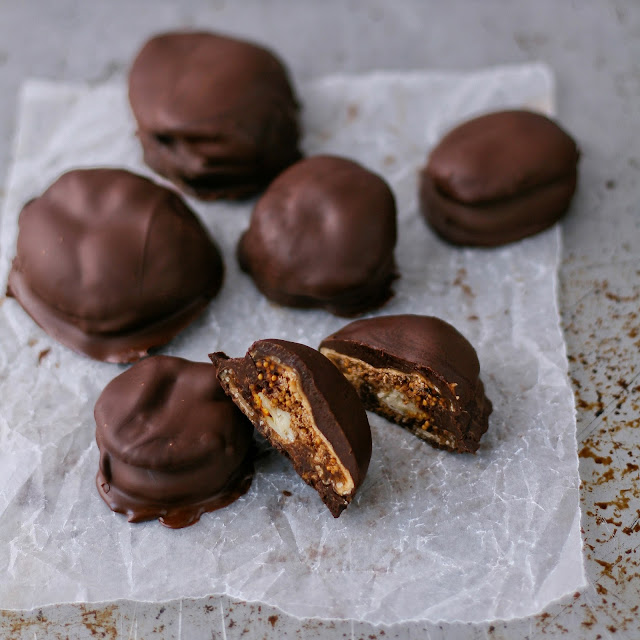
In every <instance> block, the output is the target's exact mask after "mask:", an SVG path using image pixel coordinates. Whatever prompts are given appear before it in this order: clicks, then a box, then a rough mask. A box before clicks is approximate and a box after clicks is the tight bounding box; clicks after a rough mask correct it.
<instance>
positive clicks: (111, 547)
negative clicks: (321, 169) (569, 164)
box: [0, 65, 585, 624]
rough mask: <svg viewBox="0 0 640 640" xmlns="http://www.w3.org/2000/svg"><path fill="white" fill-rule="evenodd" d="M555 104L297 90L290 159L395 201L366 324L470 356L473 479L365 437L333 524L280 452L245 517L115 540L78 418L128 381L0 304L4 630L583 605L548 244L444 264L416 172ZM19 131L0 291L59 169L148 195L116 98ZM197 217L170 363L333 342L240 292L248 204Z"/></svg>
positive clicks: (393, 443)
mask: <svg viewBox="0 0 640 640" xmlns="http://www.w3.org/2000/svg"><path fill="white" fill-rule="evenodd" d="M553 93H554V92H553V78H552V75H551V73H550V71H549V70H548V69H547V68H546V67H544V66H542V65H525V66H512V67H499V68H494V69H487V70H484V71H478V72H472V73H436V72H408V73H387V72H385V73H370V74H366V75H353V76H342V75H339V76H331V77H326V78H321V79H318V80H315V81H312V82H310V83H309V84H307V85H305V86H303V87H301V88H300V96H301V100H302V103H303V105H304V110H303V114H302V115H303V127H304V132H305V137H304V149H305V151H306V152H307V153H309V154H311V153H319V152H322V153H326V152H329V153H337V154H344V155H347V156H350V157H353V158H355V159H357V160H358V161H360V162H361V163H363V164H364V165H365V166H367V167H369V168H370V169H372V170H374V171H376V172H379V173H380V174H382V175H383V176H384V177H385V178H386V179H387V180H388V181H389V182H390V184H391V185H392V187H393V189H394V192H395V194H396V197H397V201H398V212H399V241H398V246H397V250H396V256H397V261H398V265H399V268H400V273H401V278H400V279H399V280H398V281H397V283H396V284H395V291H396V294H395V297H394V298H393V299H392V300H391V301H390V302H389V303H388V304H387V305H386V306H385V307H384V308H383V309H381V310H379V311H376V312H375V313H376V314H378V313H379V314H395V313H406V312H411V313H422V314H432V315H437V316H440V317H442V318H445V319H446V320H448V321H449V322H451V323H452V324H454V325H455V326H456V327H457V328H458V329H459V330H460V331H461V332H462V333H464V334H465V335H466V336H467V337H468V339H469V340H470V341H471V342H472V343H473V344H474V345H475V347H476V349H477V350H478V354H479V357H480V362H481V368H482V378H483V380H484V383H485V386H486V391H487V395H488V396H489V397H490V398H491V399H492V401H493V405H494V413H493V415H492V416H491V420H490V427H489V431H488V432H487V434H486V435H485V436H484V438H483V440H482V445H481V447H480V450H479V451H478V454H477V455H475V456H472V455H470V456H463V455H453V454H451V453H447V452H443V451H437V450H435V449H433V448H431V447H430V446H429V445H427V444H425V443H424V442H422V441H420V440H418V439H416V438H415V437H414V436H412V435H410V434H408V433H407V432H405V431H403V430H402V429H401V428H400V427H398V426H395V425H393V424H391V423H388V422H386V421H385V420H383V419H382V418H379V417H377V416H375V415H373V414H370V421H371V426H372V431H373V444H374V448H373V457H372V461H371V466H370V469H369V473H368V476H367V478H366V481H365V483H364V484H363V485H362V487H361V488H360V490H359V493H358V495H357V497H356V499H355V500H354V502H353V503H352V504H351V506H350V507H349V508H348V509H347V510H346V512H344V514H343V515H342V516H341V517H340V518H339V519H337V520H335V519H334V518H332V517H331V515H330V513H329V511H328V510H327V508H326V507H325V506H324V505H323V504H322V503H321V501H320V499H319V497H318V496H317V494H316V493H315V492H314V491H313V489H311V488H309V487H307V486H306V485H305V484H304V483H303V482H302V480H301V479H300V478H299V477H298V476H297V475H296V474H295V472H294V471H293V470H292V468H291V467H290V465H289V463H288V462H287V461H286V460H284V459H283V458H281V457H280V456H279V455H277V454H275V453H274V454H272V455H270V456H268V457H267V458H266V459H264V460H262V461H260V463H259V464H258V467H257V470H256V475H255V478H254V481H253V485H252V487H251V490H250V491H249V493H248V494H247V495H246V496H244V497H243V498H241V499H240V500H238V501H237V502H235V503H234V504H232V505H231V506H229V507H228V508H226V509H223V510H220V511H217V512H214V513H211V514H207V515H204V516H203V517H202V519H201V521H200V522H199V523H198V524H196V525H195V526H192V527H190V528H187V529H182V530H178V531H175V530H169V529H166V528H164V527H162V526H161V525H160V524H159V523H158V522H157V521H153V522H148V523H144V524H136V525H132V524H129V523H128V522H127V520H126V518H125V517H123V516H122V515H119V514H115V513H112V512H111V511H110V510H109V509H108V508H107V507H106V505H105V504H104V503H103V501H102V500H101V499H100V498H99V496H98V493H97V491H96V489H95V484H94V478H95V474H96V470H97V468H98V450H97V447H96V444H95V441H94V428H95V425H94V421H93V406H94V403H95V401H96V399H97V398H98V395H99V394H100V392H101V390H102V388H103V387H104V385H105V384H106V383H107V382H108V381H109V380H110V379H111V378H113V377H114V376H116V375H117V374H119V373H121V372H122V371H124V370H125V367H124V366H118V365H113V364H105V363H99V362H93V361H91V360H89V359H87V358H85V357H83V356H80V355H77V354H75V353H73V352H71V351H70V350H68V349H66V348H64V347H62V346H60V345H58V344H56V343H55V342H54V341H53V340H52V339H51V338H49V337H48V336H47V335H46V334H45V333H44V332H43V331H42V330H40V329H39V328H38V327H37V326H36V325H35V324H34V323H33V321H32V320H31V319H30V318H29V317H28V316H27V315H26V313H25V312H24V311H23V310H22V309H21V308H20V306H19V305H18V303H17V302H16V301H15V300H12V299H3V300H2V301H1V306H0V397H1V398H2V400H1V408H0V607H2V608H30V607H34V606H41V605H44V604H48V603H59V602H69V601H105V600H114V599H118V598H130V599H137V600H157V601H159V600H167V599H172V598H178V597H198V596H204V595H207V594H216V593H226V594H229V595H230V596H232V597H236V598H242V599H245V600H258V601H262V602H265V603H268V604H271V605H275V606H277V607H280V608H281V609H282V610H284V611H285V612H287V613H289V614H293V615H296V616H300V617H323V618H352V619H356V620H364V621H368V622H370V623H387V624H391V623H395V622H400V621H407V620H429V621H454V620H460V621H483V620H490V619H496V618H502V619H508V618H512V617H519V616H527V615H529V614H533V613H534V612H537V611H539V610H540V609H542V608H543V607H544V606H545V605H546V604H547V603H549V602H550V601H552V600H554V599H557V598H559V597H561V596H563V595H564V594H567V593H569V592H572V591H574V590H575V589H577V588H579V587H580V586H582V585H583V584H584V581H585V579H584V573H583V566H582V557H581V541H580V531H579V522H580V511H579V504H578V485H579V478H578V462H577V455H576V440H575V418H574V409H573V395H572V391H571V388H570V385H569V381H568V379H567V361H566V355H565V345H564V342H563V337H562V333H561V331H560V328H559V317H558V307H557V301H556V296H557V269H558V263H559V254H560V233H559V230H558V229H557V228H555V229H551V230H549V231H547V232H546V233H543V234H541V235H538V236H536V237H534V238H530V239H527V240H524V241H522V242H519V243H517V244H513V245H510V246H507V247H504V248H500V249H494V250H473V249H456V248H452V247H450V246H447V245H445V244H444V243H443V242H441V241H440V240H439V239H438V238H436V236H435V235H434V234H433V233H432V232H431V231H430V230H429V229H428V228H427V226H426V224H425V223H424V221H423V219H422V218H421V216H420V214H419V211H418V199H417V175H418V170H419V168H420V167H421V166H422V165H423V164H424V161H425V158H426V155H427V152H428V150H429V149H430V148H431V147H432V146H433V145H434V144H435V143H436V142H437V141H438V139H439V138H440V137H441V136H442V134H443V133H445V132H446V131H447V130H448V129H449V128H451V127H452V126H453V125H455V124H456V123H458V122H460V121H462V120H464V119H467V118H469V117H471V116H474V115H476V114H478V113H480V112H483V111H488V110H493V109H499V108H505V107H528V108H531V109H537V110H541V111H543V112H547V113H551V112H553V105H554V97H553ZM19 115H20V117H19V124H18V130H17V138H16V148H15V156H14V162H13V165H12V169H11V172H10V176H9V183H8V189H7V192H6V202H5V208H4V214H3V217H2V232H1V251H2V255H1V270H0V282H2V283H5V282H6V277H7V273H8V269H9V264H10V260H11V258H12V256H13V253H14V251H15V239H16V232H17V218H18V213H19V211H20V208H21V206H22V204H23V203H24V202H25V201H26V200H28V199H29V198H31V197H33V196H35V195H37V194H39V193H41V192H42V191H43V190H44V189H45V188H46V187H47V186H48V184H49V183H50V182H51V181H53V180H54V179H55V178H56V177H57V176H58V175H59V174H60V173H62V172H63V171H64V170H67V169H70V168H72V167H79V166H95V165H97V166H104V165H109V166H124V167H128V168H130V169H133V170H136V171H139V172H141V173H144V174H147V175H151V174H150V171H149V170H148V169H146V168H145V167H144V166H143V164H142V162H141V152H140V149H139V147H138V144H137V140H136V138H135V126H134V122H133V120H132V117H131V115H130V113H129V110H128V106H127V99H126V89H125V87H124V85H123V84H119V85H110V86H96V87H89V86H64V85H59V84H54V83H43V82H35V81H31V82H27V83H26V84H25V86H24V90H23V92H22V96H21V102H20V110H19ZM191 204H192V205H193V207H194V208H195V209H196V210H197V211H198V213H199V214H200V215H201V217H202V219H203V220H204V221H205V223H206V225H207V227H208V228H209V229H210V231H211V233H212V234H213V236H214V237H215V238H216V239H217V241H218V243H219V244H220V246H221V248H222V250H223V253H224V258H225V262H226V267H227V273H226V279H225V283H224V287H223V289H222V291H221V293H220V295H219V296H218V297H217V298H216V299H215V300H214V301H213V302H212V303H211V305H210V306H209V308H208V309H207V311H206V312H205V313H204V315H203V316H202V317H201V318H200V319H199V320H197V321H196V322H195V323H194V324H193V325H192V326H191V327H190V328H188V329H187V330H185V331H184V332H183V333H182V334H180V335H179V336H178V337H177V338H176V339H175V340H173V342H172V343H171V344H170V345H168V346H167V347H165V348H163V349H162V350H161V351H162V352H163V353H168V354H174V355H179V356H183V357H187V358H191V359H194V360H203V361H205V360H207V353H209V352H211V351H216V350H225V351H227V352H228V353H229V354H230V355H232V356H240V355H242V354H244V353H245V351H246V349H247V347H248V346H249V344H250V343H251V342H253V341H254V340H256V339H258V338H264V337H281V338H287V339H290V340H296V341H300V342H304V343H307V344H309V345H312V346H317V345H318V343H319V342H320V340H321V339H322V338H323V337H324V336H326V335H328V334H329V333H331V332H333V331H335V330H336V329H338V328H339V327H341V326H342V325H344V324H345V322H346V321H345V320H343V319H339V318H335V317H333V316H331V315H329V314H327V313H325V312H323V311H301V310H291V309H286V308H282V307H278V306H275V305H273V304H272V303H270V302H268V301H267V300H266V299H265V298H263V297H262V296H261V295H259V294H258V293H257V291H256V289H255V288H254V286H253V284H252V282H251V280H250V279H249V278H248V277H247V276H246V275H244V274H242V273H241V272H240V271H239V269H238V266H237V264H236V261H235V257H234V249H235V244H236V241H237V239H238V236H239V234H240V233H241V232H242V230H243V229H244V228H246V226H247V224H248V220H249V216H250V213H251V208H252V203H251V202H249V203H241V204H237V203H236V204H229V203H224V202H220V203H214V204H202V203H198V202H195V201H191ZM2 286H3V287H4V284H2ZM374 315H375V314H374ZM285 491H287V492H290V493H291V496H288V494H287V495H285V493H284V492H285Z"/></svg>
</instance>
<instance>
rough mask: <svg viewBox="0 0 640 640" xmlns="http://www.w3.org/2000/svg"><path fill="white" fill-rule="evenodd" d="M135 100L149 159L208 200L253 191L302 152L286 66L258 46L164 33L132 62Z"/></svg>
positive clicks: (207, 35)
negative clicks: (299, 146)
mask: <svg viewBox="0 0 640 640" xmlns="http://www.w3.org/2000/svg"><path fill="white" fill-rule="evenodd" d="M129 100H130V102H131V107H132V110H133V113H134V116H135V118H136V120H137V122H138V136H139V138H140V142H141V143H142V148H143V150H144V159H145V162H146V163H147V164H148V165H149V166H150V167H151V168H152V169H154V171H157V172H158V173H160V174H161V175H163V176H165V177H167V178H169V179H170V180H172V181H173V182H175V183H176V184H177V185H178V186H179V187H180V188H181V189H183V190H184V191H186V192H188V193H190V194H192V195H194V196H196V197H198V198H202V199H207V200H209V199H216V198H242V197H247V196H249V195H251V194H253V193H255V192H256V191H259V190H261V189H262V188H264V186H266V185H267V184H268V183H269V182H270V181H271V179H272V178H273V177H274V176H275V175H277V174H278V173H280V172H281V171H282V170H283V169H284V168H285V167H287V166H289V165H290V164H291V163H292V162H295V161H296V160H297V159H298V158H299V157H300V151H299V150H298V137H299V131H298V103H297V101H296V98H295V96H294V93H293V89H292V88H291V84H290V82H289V78H288V75H287V72H286V69H285V67H284V66H283V64H282V63H281V62H280V60H278V58H276V57H275V56H274V55H273V54H272V53H271V52H270V51H267V50H266V49H263V48H262V47H259V46H256V45H254V44H251V43H249V42H244V41H242V40H236V39H234V38H229V37H225V36H221V35H216V34H213V33H204V32H177V33H165V34H162V35H158V36H155V37H154V38H151V40H149V41H148V42H147V43H146V44H145V45H144V47H143V48H142V50H141V51H140V53H139V54H138V56H137V57H136V59H135V61H134V63H133V66H132V67H131V72H130V74H129Z"/></svg>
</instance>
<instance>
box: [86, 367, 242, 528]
mask: <svg viewBox="0 0 640 640" xmlns="http://www.w3.org/2000/svg"><path fill="white" fill-rule="evenodd" d="M95 420H96V440H97V443H98V448H99V449H100V468H99V471H98V475H97V479H96V483H97V487H98V491H99V493H100V495H101V496H102V498H103V499H104V501H105V502H106V503H107V504H108V505H109V507H110V508H111V509H112V510H113V511H117V512H119V513H125V514H126V515H127V516H128V519H129V521H131V522H138V521H141V520H149V519H154V518H159V519H160V521H161V522H162V523H163V524H165V525H166V526H169V527H172V528H179V527H184V526H188V525H190V524H193V523H194V522H197V521H198V519H199V518H200V515H202V513H205V512H207V511H213V510H214V509H219V508H221V507H223V506H226V505H227V504H229V503H231V502H233V501H234V500H235V499H237V498H238V497H240V496H241V495H242V494H244V493H245V492H246V491H247V490H248V488H249V486H250V484H251V475H252V471H253V466H252V455H253V446H252V437H253V429H252V427H251V424H250V423H249V421H248V420H247V419H246V418H245V417H244V416H243V414H242V412H240V411H239V410H238V409H237V407H236V406H235V405H234V404H233V402H232V401H231V400H230V399H229V398H228V397H227V396H226V395H225V393H224V391H223V390H222V388H221V387H220V385H219V383H218V380H217V378H216V374H215V370H214V368H213V367H212V366H211V365H209V364H206V363H196V362H190V361H188V360H183V359H182V358H175V357H170V356H155V357H151V358H146V359H145V360H142V361H141V362H139V363H137V364H136V365H134V366H133V367H131V368H130V369H128V370H127V371H125V372H124V373H122V374H121V375H119V376H118V377H116V378H114V379H113V380H112V381H111V382H110V383H109V384H108V385H107V386H106V387H105V389H104V391H103V392H102V394H101V396H100V398H99V399H98V402H97V403H96V407H95Z"/></svg>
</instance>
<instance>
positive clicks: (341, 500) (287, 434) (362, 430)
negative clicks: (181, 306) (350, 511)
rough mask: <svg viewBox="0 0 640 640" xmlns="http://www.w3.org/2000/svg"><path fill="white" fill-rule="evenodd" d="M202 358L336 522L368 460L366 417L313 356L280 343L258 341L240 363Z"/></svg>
mask: <svg viewBox="0 0 640 640" xmlns="http://www.w3.org/2000/svg"><path fill="white" fill-rule="evenodd" d="M209 357H210V358H211V360H212V361H213V363H214V365H215V367H216V369H217V372H218V379H219V380H220V383H221V384H222V386H223V388H224V390H225V391H226V392H227V393H228V394H229V395H230V396H231V398H232V399H233V401H234V402H235V403H236V404H237V405H238V407H240V409H242V411H243V412H244V414H245V415H246V416H247V417H248V418H249V419H250V420H251V422H253V425H254V426H255V428H256V429H257V430H258V431H259V432H260V433H261V434H262V435H263V436H264V437H265V438H267V439H268V440H269V442H271V444H272V445H273V446H274V447H276V449H278V450H279V451H280V452H281V453H283V454H284V455H285V456H286V457H287V458H289V459H290V460H291V462H292V463H293V466H294V468H295V470H296V471H297V472H298V474H299V475H300V476H301V477H302V479H303V480H304V481H305V482H306V483H307V484H309V485H310V486H312V487H313V488H314V489H315V490H316V491H317V492H318V493H319V494H320V497H321V498H322V501H323V502H324V503H325V504H326V505H327V507H329V510H330V511H331V513H332V514H333V516H334V517H336V518H337V517H338V516H339V515H340V514H341V513H342V511H343V510H344V509H345V508H346V507H347V505H348V504H349V503H350V502H351V500H352V499H353V496H354V494H355V492H356V490H357V489H358V487H359V486H360V485H361V484H362V481H363V480H364V477H365V475H366V473H367V469H368V467H369V460H370V458H371V430H370V428H369V421H368V420H367V414H366V413H365V410H364V408H363V406H362V404H361V402H360V400H359V399H358V396H357V394H356V393H355V391H354V390H353V388H352V387H351V385H349V383H348V382H347V381H346V379H345V378H344V376H342V374H341V373H340V372H339V371H338V370H337V369H336V368H335V367H334V366H333V365H332V364H331V363H330V362H329V361H328V360H327V359H326V358H325V357H324V356H323V355H321V354H320V353H319V352H317V351H316V350H315V349H311V347H307V346H305V345H302V344H297V343H295V342H287V341H286V340H259V341H258V342H255V343H254V344H253V345H252V346H251V347H250V348H249V351H248V352H247V355H246V356H245V357H244V358H234V359H229V358H228V357H227V356H226V355H225V354H224V353H213V354H210V356H209Z"/></svg>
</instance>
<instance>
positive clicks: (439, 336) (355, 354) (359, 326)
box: [320, 315, 492, 452]
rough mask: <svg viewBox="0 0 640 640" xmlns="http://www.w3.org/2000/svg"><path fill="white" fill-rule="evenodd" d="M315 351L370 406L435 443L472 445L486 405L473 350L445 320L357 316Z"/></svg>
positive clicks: (484, 423)
mask: <svg viewBox="0 0 640 640" xmlns="http://www.w3.org/2000/svg"><path fill="white" fill-rule="evenodd" d="M320 351H321V353H323V354H324V355H325V356H326V357H327V358H329V360H331V362H333V363H334V364H335V365H336V366H337V367H338V369H340V371H342V373H343V374H344V376H345V377H346V378H347V380H349V382H350V383H351V384H352V385H353V386H354V388H355V389H356V390H357V392H358V395H359V396H360V399H361V400H362V402H363V403H364V405H365V407H366V408H367V409H369V410H370V411H374V412H375V413H378V414H379V415H381V416H383V417H385V418H387V419H388V420H391V421H392V422H395V423H397V424H399V425H400V426H402V427H405V428H406V429H408V430H409V431H410V432H411V433H413V434H414V435H416V436H418V437H419V438H422V439H423V440H426V441H427V442H429V443H430V444H432V445H434V446H436V447H439V448H443V449H447V450H449V451H456V452H475V451H476V450H477V448H478V446H479V444H480V438H481V436H482V434H483V433H484V432H485V431H486V430H487V427H488V424H489V422H488V420H489V414H490V413H491V410H492V406H491V402H490V401H489V399H488V398H487V397H486V396H485V394H484V386H483V384H482V381H481V380H480V378H479V373H480V364H479V362H478V356H477V355H476V352H475V349H474V348H473V347H472V346H471V344H470V343H469V342H468V341H467V339H466V338H465V337H464V336H463V335H462V334H460V333H459V332H458V331H457V330H456V329H455V328H454V327H452V326H451V325H450V324H448V323H447V322H445V321H444V320H440V319H439V318H434V317H430V316H419V315H397V316H382V317H378V318H368V319H365V320H357V321H355V322H352V323H351V324H348V325H347V326H345V327H343V328H342V329H340V330H339V331H337V332H336V333H334V334H333V335H331V336H329V337H328V338H325V339H324V340H323V341H322V343H321V345H320Z"/></svg>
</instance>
